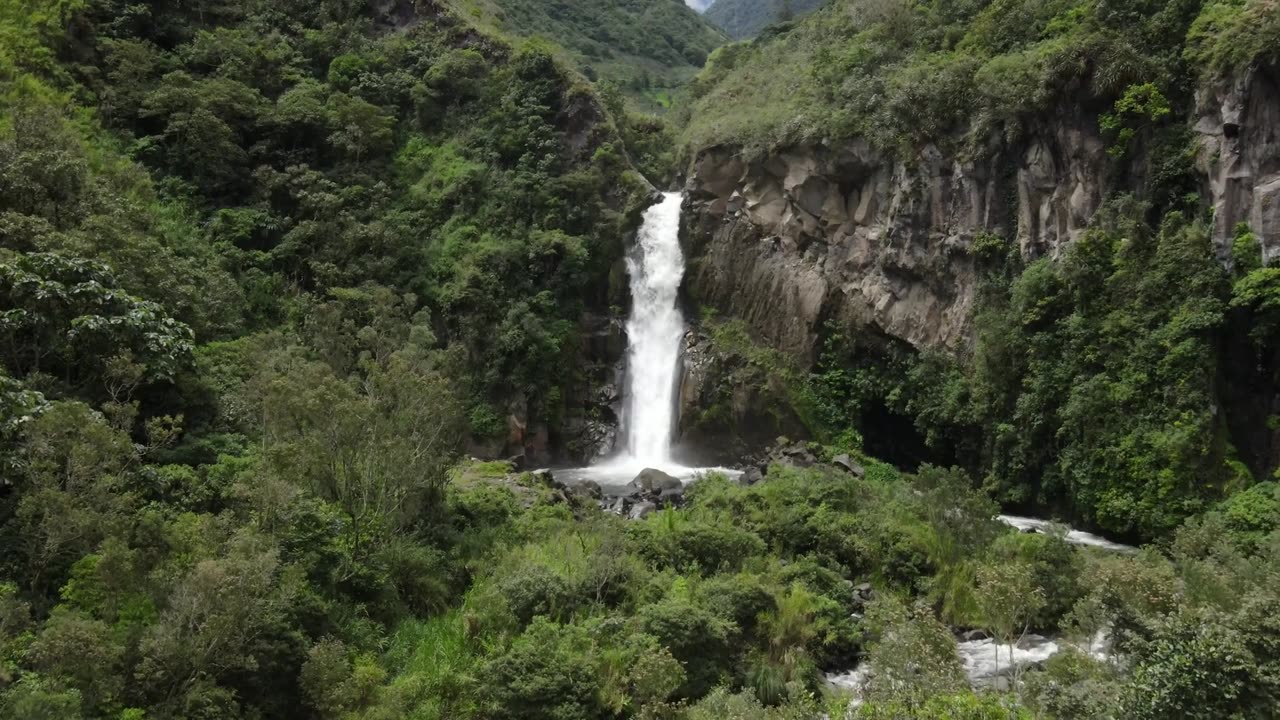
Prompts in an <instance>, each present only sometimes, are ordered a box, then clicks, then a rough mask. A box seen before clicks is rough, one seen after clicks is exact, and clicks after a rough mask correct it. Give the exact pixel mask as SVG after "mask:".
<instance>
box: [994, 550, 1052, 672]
mask: <svg viewBox="0 0 1280 720" xmlns="http://www.w3.org/2000/svg"><path fill="white" fill-rule="evenodd" d="M1044 603H1045V598H1044V590H1042V589H1041V588H1040V587H1039V586H1037V585H1036V583H1035V571H1034V569H1033V568H1032V567H1031V565H1029V564H1027V563H1024V562H997V563H995V564H988V565H985V566H983V567H981V568H979V569H978V606H979V608H980V609H981V612H982V617H983V620H984V623H985V624H986V626H987V629H988V630H990V631H991V634H992V636H993V637H994V638H995V640H996V642H993V643H992V647H993V648H994V650H995V657H996V673H997V674H999V672H1000V647H1001V644H1003V645H1004V646H1005V647H1008V648H1009V670H1010V674H1011V675H1012V677H1013V686H1014V687H1017V683H1018V675H1019V668H1018V667H1017V665H1015V664H1014V663H1013V649H1014V648H1015V647H1017V645H1018V643H1020V642H1021V641H1022V638H1023V637H1024V636H1025V635H1026V633H1027V630H1028V629H1029V628H1030V626H1031V621H1032V620H1034V619H1035V617H1036V615H1037V614H1038V613H1039V612H1040V609H1041V608H1043V607H1044Z"/></svg>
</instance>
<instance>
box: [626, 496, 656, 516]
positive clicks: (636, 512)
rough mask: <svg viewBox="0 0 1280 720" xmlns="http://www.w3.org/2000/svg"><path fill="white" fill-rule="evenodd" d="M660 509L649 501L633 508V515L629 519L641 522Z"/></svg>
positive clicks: (637, 504)
mask: <svg viewBox="0 0 1280 720" xmlns="http://www.w3.org/2000/svg"><path fill="white" fill-rule="evenodd" d="M657 509H658V507H657V506H656V505H654V504H653V503H651V502H649V501H647V500H646V501H644V502H638V503H636V504H635V505H633V506H632V507H631V513H630V514H628V515H627V517H628V518H629V519H631V520H639V519H641V518H643V517H645V516H647V515H652V514H653V513H654V511H656V510H657Z"/></svg>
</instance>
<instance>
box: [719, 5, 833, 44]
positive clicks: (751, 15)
mask: <svg viewBox="0 0 1280 720" xmlns="http://www.w3.org/2000/svg"><path fill="white" fill-rule="evenodd" d="M826 1H827V0H716V1H715V2H714V3H712V4H711V7H709V8H707V11H706V15H705V17H706V18H707V20H710V21H711V22H712V23H714V24H715V25H716V26H717V27H719V28H722V29H723V30H724V31H725V32H726V33H728V34H729V37H731V38H733V39H735V40H742V39H744V38H749V37H754V36H756V35H758V34H759V33H760V31H761V30H763V29H765V28H766V27H768V26H769V25H772V24H773V23H775V22H778V21H780V20H790V19H793V18H795V17H799V16H801V15H805V14H808V13H810V12H813V11H814V10H816V9H818V8H819V7H821V6H822V4H823V3H825V2H826Z"/></svg>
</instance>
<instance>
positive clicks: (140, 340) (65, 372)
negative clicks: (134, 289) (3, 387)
mask: <svg viewBox="0 0 1280 720" xmlns="http://www.w3.org/2000/svg"><path fill="white" fill-rule="evenodd" d="M0 307H4V308H7V309H6V310H3V311H0V334H2V335H3V336H5V337H6V338H7V341H8V342H7V350H6V353H5V355H4V360H5V364H6V365H7V366H8V367H9V368H11V369H12V370H13V372H15V373H16V374H18V375H19V376H22V375H26V374H28V373H37V372H51V373H55V377H58V376H60V377H61V378H62V379H63V380H65V381H66V382H68V383H69V384H73V385H74V384H79V383H83V382H87V381H91V380H94V379H99V377H100V375H99V374H100V373H101V372H102V370H103V367H104V365H105V363H106V361H107V360H108V359H109V358H112V357H116V356H119V355H121V354H122V353H130V354H132V355H133V356H134V357H136V358H137V359H138V360H139V361H140V362H141V363H143V364H144V366H145V367H146V372H147V376H148V377H149V378H151V379H161V378H170V377H172V376H173V374H174V373H175V372H177V371H178V370H179V369H180V368H182V367H183V366H185V365H186V364H187V363H188V362H189V361H190V357H191V351H192V340H193V335H192V332H191V329H190V328H189V327H187V325H186V324H184V323H181V322H179V321H177V320H175V319H174V318H172V317H170V316H169V315H168V314H167V313H166V312H165V311H164V308H162V307H161V306H160V305H158V304H156V303H154V302H150V301H147V300H140V299H138V298H136V297H134V296H132V295H130V294H128V293H126V292H124V291H122V290H121V289H120V288H118V287H117V286H116V282H115V278H114V276H113V275H112V273H111V270H110V268H108V267H106V266H105V265H103V264H101V263H98V262H94V261H92V260H87V259H84V258H76V257H66V256H63V255H60V254H56V253H23V254H19V255H17V256H15V257H13V258H9V259H6V260H3V261H0Z"/></svg>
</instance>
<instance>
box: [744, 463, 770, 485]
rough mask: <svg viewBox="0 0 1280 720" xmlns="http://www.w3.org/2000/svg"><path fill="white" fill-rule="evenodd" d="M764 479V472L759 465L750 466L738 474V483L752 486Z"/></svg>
mask: <svg viewBox="0 0 1280 720" xmlns="http://www.w3.org/2000/svg"><path fill="white" fill-rule="evenodd" d="M761 480H764V473H763V472H761V470H760V468H758V467H749V468H747V469H746V470H744V471H743V472H742V474H741V475H739V476H738V484H739V485H743V486H751V485H755V484H756V483H758V482H760V481H761Z"/></svg>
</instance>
